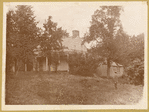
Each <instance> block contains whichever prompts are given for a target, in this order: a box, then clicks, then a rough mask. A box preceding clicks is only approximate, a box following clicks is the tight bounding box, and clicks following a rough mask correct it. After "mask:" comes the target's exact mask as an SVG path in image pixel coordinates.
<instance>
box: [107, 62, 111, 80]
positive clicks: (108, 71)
mask: <svg viewBox="0 0 149 112" xmlns="http://www.w3.org/2000/svg"><path fill="white" fill-rule="evenodd" d="M110 67H111V65H110V59H107V77H108V78H109V77H110Z"/></svg>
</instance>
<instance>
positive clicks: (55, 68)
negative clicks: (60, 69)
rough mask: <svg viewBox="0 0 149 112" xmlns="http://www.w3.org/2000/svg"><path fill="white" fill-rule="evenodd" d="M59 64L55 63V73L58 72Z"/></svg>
mask: <svg viewBox="0 0 149 112" xmlns="http://www.w3.org/2000/svg"><path fill="white" fill-rule="evenodd" d="M57 66H58V64H55V73H57Z"/></svg>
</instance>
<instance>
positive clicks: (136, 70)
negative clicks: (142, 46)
mask: <svg viewBox="0 0 149 112" xmlns="http://www.w3.org/2000/svg"><path fill="white" fill-rule="evenodd" d="M127 76H128V78H129V81H130V83H131V84H135V85H140V84H141V85H143V84H144V60H142V59H135V60H133V61H132V62H131V63H130V65H129V66H128V67H127Z"/></svg>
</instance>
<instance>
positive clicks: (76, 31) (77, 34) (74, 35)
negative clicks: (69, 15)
mask: <svg viewBox="0 0 149 112" xmlns="http://www.w3.org/2000/svg"><path fill="white" fill-rule="evenodd" d="M77 36H78V37H79V31H78V30H73V31H72V37H73V38H76V37H77Z"/></svg>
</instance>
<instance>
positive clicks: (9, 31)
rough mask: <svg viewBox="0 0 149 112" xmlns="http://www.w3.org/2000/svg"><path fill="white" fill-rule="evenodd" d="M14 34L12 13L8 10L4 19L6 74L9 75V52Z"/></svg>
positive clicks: (14, 27) (10, 63)
mask: <svg viewBox="0 0 149 112" xmlns="http://www.w3.org/2000/svg"><path fill="white" fill-rule="evenodd" d="M15 32H16V25H15V22H14V11H12V10H10V11H8V13H7V19H6V65H7V66H6V73H7V74H10V73H11V67H12V65H13V59H14V57H15V56H13V53H12V52H11V51H12V49H13V44H14V36H15Z"/></svg>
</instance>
